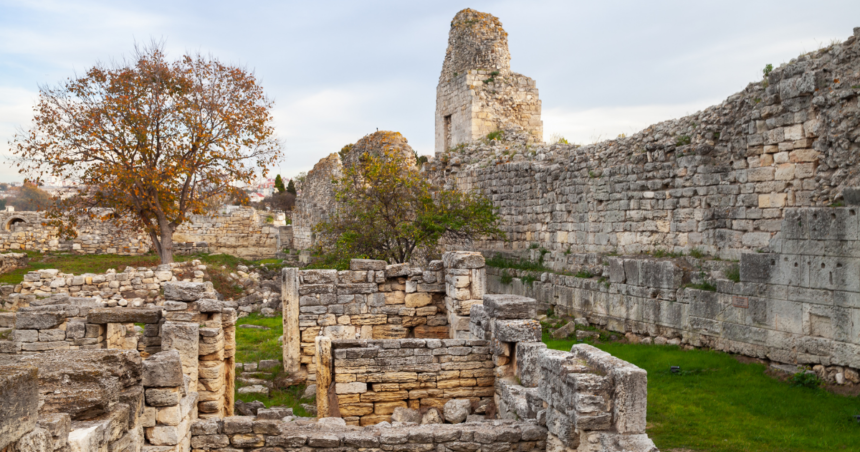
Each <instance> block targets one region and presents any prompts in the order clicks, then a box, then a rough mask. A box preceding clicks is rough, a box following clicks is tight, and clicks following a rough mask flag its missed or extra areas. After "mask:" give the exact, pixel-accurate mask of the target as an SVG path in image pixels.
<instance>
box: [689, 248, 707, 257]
mask: <svg viewBox="0 0 860 452" xmlns="http://www.w3.org/2000/svg"><path fill="white" fill-rule="evenodd" d="M690 256H693V257H695V258H696V259H701V258H703V257H705V253H704V252H703V251H702V250H700V249H698V248H693V249H691V250H690Z"/></svg>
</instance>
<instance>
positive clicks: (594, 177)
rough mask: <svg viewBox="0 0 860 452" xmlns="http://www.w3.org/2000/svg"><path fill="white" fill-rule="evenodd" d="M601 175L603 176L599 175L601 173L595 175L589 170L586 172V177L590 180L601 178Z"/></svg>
mask: <svg viewBox="0 0 860 452" xmlns="http://www.w3.org/2000/svg"><path fill="white" fill-rule="evenodd" d="M602 175H603V174H601V173H595V172H594V171H591V170H589V171H588V177H590V178H592V179H596V178H598V177H600V176H602Z"/></svg>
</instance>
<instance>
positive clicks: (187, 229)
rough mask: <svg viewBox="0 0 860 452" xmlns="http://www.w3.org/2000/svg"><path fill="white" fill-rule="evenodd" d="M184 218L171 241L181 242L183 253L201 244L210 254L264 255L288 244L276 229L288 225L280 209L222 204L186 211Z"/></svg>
mask: <svg viewBox="0 0 860 452" xmlns="http://www.w3.org/2000/svg"><path fill="white" fill-rule="evenodd" d="M188 219H189V221H186V222H184V223H182V224H181V225H179V227H178V228H176V232H174V234H173V241H174V242H176V243H177V244H179V245H181V247H182V248H181V250H182V251H183V254H184V253H193V252H201V250H200V249H201V248H205V249H206V251H205V252H209V253H213V254H217V253H223V254H229V255H231V256H236V257H241V258H245V259H264V258H270V257H274V255H275V253H277V252H279V251H281V250H282V249H283V248H284V247H287V246H289V245H288V244H282V243H281V231H280V229H281V228H288V227H287V226H286V222H285V216H284V213H283V212H266V211H258V210H256V209H254V208H253V207H239V206H225V207H222V208H221V209H219V210H218V211H217V212H215V213H213V214H210V215H189V218H188ZM281 245H284V246H281ZM185 248H188V250H186V249H185Z"/></svg>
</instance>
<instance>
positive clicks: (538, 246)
mask: <svg viewBox="0 0 860 452" xmlns="http://www.w3.org/2000/svg"><path fill="white" fill-rule="evenodd" d="M538 248H540V244H538V243H532V244H531V245H529V249H530V250H536V249H538Z"/></svg>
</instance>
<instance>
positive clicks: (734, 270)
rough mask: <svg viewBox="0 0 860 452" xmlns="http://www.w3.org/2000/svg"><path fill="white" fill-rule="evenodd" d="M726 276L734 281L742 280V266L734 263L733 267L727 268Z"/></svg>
mask: <svg viewBox="0 0 860 452" xmlns="http://www.w3.org/2000/svg"><path fill="white" fill-rule="evenodd" d="M726 278H728V279H730V280H732V281H734V282H741V268H740V266H739V265H737V264H735V265H732V266H731V267H729V269H728V270H726Z"/></svg>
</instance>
